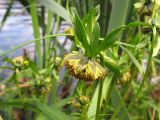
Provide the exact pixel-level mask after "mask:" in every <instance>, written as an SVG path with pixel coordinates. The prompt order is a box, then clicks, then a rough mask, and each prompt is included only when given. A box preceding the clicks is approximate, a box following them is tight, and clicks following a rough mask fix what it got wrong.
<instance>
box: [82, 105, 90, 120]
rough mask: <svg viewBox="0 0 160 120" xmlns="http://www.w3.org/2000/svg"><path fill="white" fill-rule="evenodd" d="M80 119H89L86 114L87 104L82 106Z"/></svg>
mask: <svg viewBox="0 0 160 120" xmlns="http://www.w3.org/2000/svg"><path fill="white" fill-rule="evenodd" d="M82 120H89V119H88V115H87V105H83V106H82Z"/></svg>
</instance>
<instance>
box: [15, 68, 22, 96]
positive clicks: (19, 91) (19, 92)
mask: <svg viewBox="0 0 160 120" xmlns="http://www.w3.org/2000/svg"><path fill="white" fill-rule="evenodd" d="M18 73H19V70H18V69H16V73H15V82H16V87H17V90H18V95H19V98H20V99H22V94H21V90H20V88H19V83H18Z"/></svg>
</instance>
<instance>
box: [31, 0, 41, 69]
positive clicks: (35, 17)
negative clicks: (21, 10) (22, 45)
mask: <svg viewBox="0 0 160 120" xmlns="http://www.w3.org/2000/svg"><path fill="white" fill-rule="evenodd" d="M30 5H31V7H30V12H31V17H32V24H33V30H34V38H35V39H36V38H39V37H40V32H39V23H38V14H37V8H36V0H30ZM35 44H36V55H37V58H38V60H37V61H38V66H39V68H42V52H41V42H40V41H36V42H35Z"/></svg>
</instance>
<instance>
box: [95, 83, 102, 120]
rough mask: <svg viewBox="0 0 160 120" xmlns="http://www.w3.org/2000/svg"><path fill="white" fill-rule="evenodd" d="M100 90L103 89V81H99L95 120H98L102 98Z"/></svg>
mask: <svg viewBox="0 0 160 120" xmlns="http://www.w3.org/2000/svg"><path fill="white" fill-rule="evenodd" d="M102 89H103V80H99V93H98V100H97V109H96V117H95V120H99V114H100V104H101V97H102Z"/></svg>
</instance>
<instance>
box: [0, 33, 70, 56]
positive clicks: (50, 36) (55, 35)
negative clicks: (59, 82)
mask: <svg viewBox="0 0 160 120" xmlns="http://www.w3.org/2000/svg"><path fill="white" fill-rule="evenodd" d="M67 35H71V34H54V35H49V36H45V37H41V38H37V39H35V40H31V41H28V42H25V43H22V44H20V45H17V46H16V47H14V48H11V49H9V50H7V51H5V52H3V53H2V54H0V57H2V56H4V55H6V54H8V53H11V52H13V51H15V50H17V49H18V48H21V47H23V46H25V45H28V44H31V43H34V42H37V41H41V40H42V39H47V38H54V37H57V36H67ZM49 40H50V39H49Z"/></svg>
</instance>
